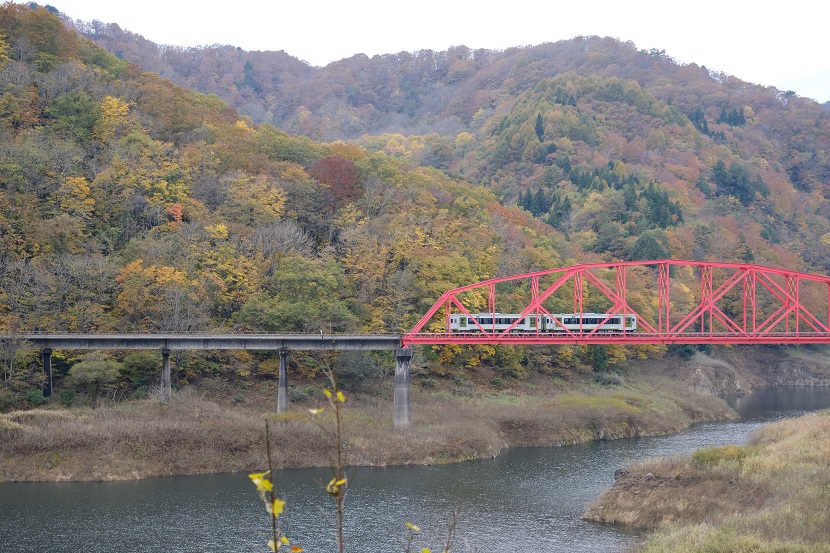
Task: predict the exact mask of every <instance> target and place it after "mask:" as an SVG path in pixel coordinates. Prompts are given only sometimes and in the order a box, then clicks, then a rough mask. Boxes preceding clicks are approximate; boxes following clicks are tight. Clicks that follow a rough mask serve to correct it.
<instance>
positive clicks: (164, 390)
mask: <svg viewBox="0 0 830 553" xmlns="http://www.w3.org/2000/svg"><path fill="white" fill-rule="evenodd" d="M161 396H162V399H164V401H170V400H171V399H173V388H172V385H171V384H170V350H169V349H167V348H162V350H161Z"/></svg>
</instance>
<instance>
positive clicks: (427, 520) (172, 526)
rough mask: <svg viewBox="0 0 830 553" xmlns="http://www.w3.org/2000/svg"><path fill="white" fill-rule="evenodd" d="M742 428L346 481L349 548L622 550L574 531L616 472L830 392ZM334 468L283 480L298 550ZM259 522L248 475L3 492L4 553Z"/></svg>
mask: <svg viewBox="0 0 830 553" xmlns="http://www.w3.org/2000/svg"><path fill="white" fill-rule="evenodd" d="M732 405H733V407H735V409H736V410H737V411H738V412H739V414H740V415H741V419H740V420H738V421H735V422H727V423H707V424H699V425H695V426H694V427H692V428H690V429H688V430H686V431H684V432H681V433H679V434H675V435H672V436H664V437H655V438H637V439H626V440H616V441H611V442H593V443H589V444H584V445H580V446H572V447H561V448H521V449H512V450H509V451H507V452H506V453H505V454H504V455H502V456H500V457H498V458H496V459H492V460H484V461H473V462H467V463H458V464H452V465H439V466H429V467H421V466H415V467H385V468H359V469H356V470H355V471H354V472H353V473H350V480H349V482H350V486H351V488H350V490H349V495H348V501H347V504H346V549H347V551H354V552H358V551H360V552H363V551H366V552H394V551H400V552H402V551H405V547H406V542H405V533H406V526H405V523H406V522H412V523H414V524H417V525H418V526H419V527H421V529H422V532H421V533H420V534H418V535H417V536H416V538H415V541H414V542H413V548H412V549H413V551H420V550H421V548H422V547H429V548H431V549H432V550H433V551H440V550H441V548H442V547H443V545H442V544H443V540H444V539H445V537H446V535H447V525H448V522H449V520H450V515H451V513H452V512H453V511H456V512H457V513H458V524H457V528H456V539H455V542H454V547H453V548H452V550H453V551H456V552H467V551H478V552H490V551H533V552H569V553H577V552H592V553H593V552H596V553H599V552H602V553H609V552H615V551H620V552H621V551H624V550H625V549H626V548H627V547H629V546H630V545H632V544H634V543H635V542H636V541H637V540H638V539H639V538H640V535H639V534H638V533H637V532H632V531H628V530H626V529H624V528H619V527H614V526H611V525H603V524H595V523H589V522H585V521H582V520H581V519H580V515H581V514H582V513H583V512H584V511H585V508H586V506H587V505H588V503H589V502H590V501H591V500H593V499H594V498H596V497H597V496H599V495H600V494H601V493H602V492H603V491H605V490H607V489H608V488H609V487H610V486H611V485H612V483H613V473H614V470H615V469H617V468H619V467H622V466H625V465H628V464H631V463H634V462H636V461H640V460H644V459H647V458H651V457H655V456H673V455H681V454H686V453H689V452H691V451H693V450H694V449H697V448H700V447H705V446H710V445H725V444H729V443H743V442H745V441H746V440H747V439H748V437H749V436H750V434H751V433H752V431H753V430H755V429H756V428H758V427H759V426H760V425H761V424H763V423H764V422H767V421H770V420H776V419H780V418H784V417H792V416H797V415H800V414H803V413H804V412H807V411H812V410H816V409H821V408H827V407H830V389H827V388H779V389H772V390H766V391H763V392H759V393H757V394H754V395H752V396H748V397H743V398H737V399H735V400H733V402H732ZM329 479H330V471H326V470H320V469H304V470H290V471H282V472H281V473H280V474H279V487H280V496H281V497H283V498H284V499H286V500H287V502H288V503H287V505H286V512H285V515H284V518H285V521H286V524H287V527H286V528H285V530H286V533H287V534H288V536H289V537H290V538H291V539H292V540H293V541H294V542H295V543H297V544H299V545H302V546H303V547H304V549H305V551H307V552H312V553H313V552H324V551H336V546H335V541H334V531H333V527H334V509H333V505H332V503H331V501H330V499H329V498H328V496H327V495H326V493H325V492H324V491H323V490H322V489H321V486H320V483H321V482H323V483H326V482H328V480H329ZM269 528H270V525H269V519H268V517H267V515H266V514H265V511H264V508H263V505H262V503H261V502H260V500H259V498H258V496H257V495H256V492H255V491H254V487H253V485H252V484H251V483H250V481H249V480H248V478H247V475H244V474H223V475H208V476H183V477H173V478H154V479H147V480H140V481H132V482H93V483H67V484H53V483H19V484H0V552H2V553H26V552H33V553H34V552H45V551H49V552H72V553H77V552H84V553H105V552H115V551H118V552H122V553H150V552H159V553H161V552H165V553H169V552H176V553H178V552H182V553H183V552H197V551H198V552H217V553H219V552H222V553H236V552H246V553H247V552H254V551H268V549H267V547H265V545H264V544H265V543H266V542H267V541H268V532H269Z"/></svg>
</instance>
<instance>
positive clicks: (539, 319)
mask: <svg viewBox="0 0 830 553" xmlns="http://www.w3.org/2000/svg"><path fill="white" fill-rule="evenodd" d="M473 319H475V320H473ZM554 319H556V322H554ZM606 319H608V320H607V321H606ZM623 320H624V321H625V323H624V324H623ZM517 321H518V322H517ZM603 321H605V322H603ZM476 322H478V324H476ZM514 323H515V325H514ZM511 327H512V328H511ZM482 328H483V329H484V331H487V332H499V331H501V332H504V331H506V330H507V329H510V331H511V332H516V333H534V334H535V333H537V332H545V333H548V332H565V329H567V330H568V331H571V332H579V331H582V332H593V331H594V330H596V331H597V332H635V331H636V330H637V316H636V315H634V314H632V313H626V314H624V315H612V316H611V317H610V318H609V315H608V314H607V313H553V314H545V315H541V314H537V315H525V316H522V315H521V314H516V313H513V314H509V313H470V315H467V314H464V313H458V314H451V315H450V331H451V332H470V333H475V332H481V331H482Z"/></svg>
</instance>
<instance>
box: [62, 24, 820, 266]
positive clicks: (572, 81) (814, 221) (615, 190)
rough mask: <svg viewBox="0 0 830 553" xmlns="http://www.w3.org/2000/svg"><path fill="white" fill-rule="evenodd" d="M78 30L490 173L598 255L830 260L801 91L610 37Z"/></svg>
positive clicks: (312, 115) (199, 78)
mask: <svg viewBox="0 0 830 553" xmlns="http://www.w3.org/2000/svg"><path fill="white" fill-rule="evenodd" d="M76 25H78V27H79V28H81V30H83V31H84V32H85V33H86V35H87V36H88V37H90V38H92V39H94V40H96V41H97V42H98V43H100V44H102V45H104V46H106V47H107V48H108V49H110V50H111V51H113V52H116V54H117V55H122V56H124V57H126V58H127V59H130V60H131V61H136V62H139V63H144V64H146V65H145V67H146V68H147V69H149V70H154V71H159V72H161V73H162V74H165V75H167V76H169V77H170V78H172V79H174V80H176V81H177V82H179V83H180V84H184V85H187V86H192V87H195V88H197V89H200V90H202V91H203V92H209V93H216V94H218V95H220V96H222V97H223V98H225V99H226V100H227V101H229V102H230V103H231V104H232V105H234V106H235V107H237V109H239V110H240V111H241V112H242V113H245V114H248V115H249V116H251V117H252V118H253V119H254V120H255V121H266V122H269V123H273V124H275V125H276V126H278V127H281V128H283V129H284V130H286V131H288V132H292V133H299V134H303V135H306V136H309V137H311V138H315V139H325V140H328V139H357V140H358V141H359V143H360V144H362V145H363V146H365V147H366V148H368V149H369V150H371V151H383V152H385V153H387V154H389V155H390V156H393V157H399V158H404V159H409V160H411V161H414V162H416V163H418V164H421V165H429V166H433V167H436V168H438V169H441V170H442V171H445V172H448V173H449V174H451V175H455V176H459V177H462V178H465V179H467V180H468V181H470V182H474V183H479V184H484V185H486V186H488V187H489V188H491V189H492V190H493V191H495V192H496V193H497V194H498V196H499V198H500V200H501V202H502V203H503V204H505V205H513V204H515V205H519V206H520V207H524V208H525V209H527V210H528V211H530V212H531V213H533V214H534V215H535V216H537V217H538V218H540V219H541V220H543V221H545V222H547V223H549V224H551V225H552V226H554V227H556V228H558V229H560V230H562V231H563V232H564V233H566V234H567V235H568V237H569V238H570V239H572V240H573V242H574V243H575V244H576V245H578V246H579V247H580V249H582V250H585V251H588V252H591V251H593V252H596V253H597V254H601V255H603V256H606V257H612V258H634V257H642V256H643V255H645V256H646V257H654V255H655V254H661V253H664V254H667V255H672V256H675V257H690V258H691V257H694V258H708V259H722V260H742V259H743V260H748V261H749V260H754V261H756V262H759V263H767V264H772V265H790V264H794V265H801V264H802V262H806V265H807V267H812V268H815V269H817V270H821V271H828V270H830V259H828V256H827V255H826V254H827V253H828V251H827V248H828V243H830V225H828V219H827V215H828V205H827V200H826V196H827V194H828V185H829V184H830V159H828V154H827V153H828V152H830V113H828V111H827V110H826V109H824V108H823V107H822V106H820V105H819V104H817V103H815V102H813V101H810V100H807V99H804V98H800V97H798V96H796V95H795V94H794V93H792V92H791V91H785V92H782V91H778V90H776V89H775V88H772V87H764V86H759V85H753V84H750V83H746V82H743V81H741V80H740V79H738V78H736V77H733V76H729V75H724V74H719V73H713V72H710V71H709V70H707V69H706V68H705V67H699V66H696V65H694V64H690V65H681V64H678V63H676V62H675V61H674V60H672V59H671V58H669V57H667V56H666V55H665V53H664V52H662V51H655V50H652V51H638V50H636V48H634V46H633V45H632V44H630V43H622V42H620V41H618V40H615V39H611V38H598V37H587V38H586V37H577V38H575V39H572V40H568V41H562V42H557V43H553V44H543V45H539V46H531V47H524V48H510V49H507V50H504V51H490V50H470V49H468V48H465V47H463V46H459V47H455V48H451V49H450V50H448V51H446V52H433V51H430V50H424V51H419V52H412V53H408V52H401V53H398V54H388V55H382V56H374V57H372V58H368V57H366V56H362V55H358V56H354V57H352V58H349V59H344V60H341V61H338V62H335V63H332V64H329V65H328V66H326V67H323V68H312V67H309V66H308V65H306V64H303V63H302V62H298V61H297V60H296V59H293V58H291V57H290V56H288V55H287V54H285V53H283V52H278V53H273V52H244V51H242V50H240V49H235V48H232V47H230V46H211V47H204V48H189V49H181V48H175V47H158V46H156V45H153V44H151V43H147V42H146V41H144V40H143V39H142V38H141V37H140V36H138V35H134V34H132V33H129V32H125V31H122V30H121V29H120V28H119V27H118V26H117V25H114V24H109V25H106V24H102V23H94V24H80V23H76ZM219 76H221V78H220V77H219ZM713 237H719V239H713ZM635 246H636V248H635ZM649 254H650V255H649ZM799 257H801V259H799Z"/></svg>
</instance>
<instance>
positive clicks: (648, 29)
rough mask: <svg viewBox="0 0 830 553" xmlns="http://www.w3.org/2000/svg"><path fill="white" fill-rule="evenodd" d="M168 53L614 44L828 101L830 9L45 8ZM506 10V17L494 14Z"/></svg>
mask: <svg viewBox="0 0 830 553" xmlns="http://www.w3.org/2000/svg"><path fill="white" fill-rule="evenodd" d="M38 3H40V4H41V5H44V4H49V5H52V6H54V7H56V8H57V9H58V10H60V11H61V12H63V13H65V14H67V15H68V16H69V17H72V18H73V19H81V20H84V21H92V20H94V19H97V20H99V21H103V22H105V23H118V25H119V26H121V28H122V29H127V30H129V31H132V32H134V33H138V34H140V35H142V36H144V37H145V38H147V39H148V40H151V41H153V42H156V43H158V44H170V45H176V46H203V45H209V44H231V45H233V46H239V47H241V48H242V49H244V50H284V51H285V52H287V53H288V54H290V55H292V56H295V57H297V58H299V59H301V60H305V61H307V62H309V63H311V64H312V65H326V64H327V63H329V62H331V61H335V60H339V59H343V58H347V57H350V56H352V55H354V54H357V53H364V54H367V55H369V56H372V55H375V54H387V53H396V52H400V51H414V50H423V49H432V50H446V49H447V48H448V47H449V46H459V45H465V46H468V47H470V48H473V49H475V48H488V49H503V48H508V47H510V46H526V45H536V44H541V43H543V42H556V41H558V40H563V39H568V38H572V37H574V36H578V35H584V36H588V35H599V36H613V37H616V38H619V39H622V40H625V41H629V40H630V41H632V42H634V44H636V46H637V48H640V49H651V48H657V49H660V50H665V51H666V53H667V54H668V55H669V56H671V57H673V58H675V59H677V60H678V61H680V62H682V63H697V64H698V65H705V66H706V67H707V68H709V69H710V70H715V71H723V72H724V73H728V74H730V75H734V76H736V77H738V78H740V79H743V80H745V81H748V82H751V83H756V84H762V85H765V86H774V87H776V88H778V89H780V90H794V91H795V92H796V93H797V94H799V95H800V96H806V97H808V98H813V99H815V100H818V101H820V102H827V101H830V55H828V48H827V44H826V36H827V25H828V21H830V17H829V16H830V3H825V2H818V1H816V0H790V1H789V2H784V3H774V4H773V3H772V2H769V3H767V2H762V1H758V0H755V1H752V2H750V1H745V0H719V1H715V0H696V1H694V2H682V3H681V2H672V1H671V0H628V1H627V2H626V1H621V0H593V1H584V0H582V1H580V0H565V1H562V0H560V1H556V0H546V1H539V0H526V1H524V2H519V3H513V2H512V1H504V0H494V1H493V2H487V1H486V0H478V1H469V0H414V1H413V0H409V1H407V2H393V1H390V0H353V1H351V2H346V1H343V0H340V1H334V0H317V1H308V0H306V1H303V0H271V1H265V0H251V1H245V0H239V1H236V2H219V1H216V2H211V1H209V0H208V1H204V0H203V1H200V2H196V1H193V0H132V1H123V0H51V1H48V0H39V2H38ZM496 6H498V7H496Z"/></svg>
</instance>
